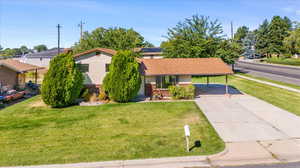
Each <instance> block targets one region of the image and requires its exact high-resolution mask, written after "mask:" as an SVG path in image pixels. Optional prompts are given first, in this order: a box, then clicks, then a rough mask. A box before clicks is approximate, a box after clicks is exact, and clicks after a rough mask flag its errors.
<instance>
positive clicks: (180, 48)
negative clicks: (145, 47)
mask: <svg viewBox="0 0 300 168" xmlns="http://www.w3.org/2000/svg"><path fill="white" fill-rule="evenodd" d="M222 32H223V30H222V26H221V24H220V23H219V21H218V20H211V19H210V18H209V17H207V16H199V15H194V16H192V18H188V19H185V20H184V21H183V22H179V23H178V24H177V25H176V26H175V27H173V28H170V29H169V30H168V34H167V41H165V42H163V43H162V44H161V47H162V48H163V50H164V54H165V57H169V58H176V57H215V56H216V51H217V49H218V46H219V43H220V41H221V40H222Z"/></svg>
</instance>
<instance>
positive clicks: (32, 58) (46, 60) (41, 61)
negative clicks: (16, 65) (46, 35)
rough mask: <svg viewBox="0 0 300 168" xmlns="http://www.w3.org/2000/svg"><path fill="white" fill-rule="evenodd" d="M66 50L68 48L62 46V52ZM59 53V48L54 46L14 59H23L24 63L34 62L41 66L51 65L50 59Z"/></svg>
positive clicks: (33, 63)
mask: <svg viewBox="0 0 300 168" xmlns="http://www.w3.org/2000/svg"><path fill="white" fill-rule="evenodd" d="M65 50H66V49H64V48H61V49H60V52H64V51H65ZM57 53H58V51H57V48H54V49H50V50H46V51H41V52H35V53H29V54H25V55H24V56H22V57H17V58H14V59H15V60H18V61H21V62H23V63H27V64H32V65H36V66H40V67H49V64H50V60H51V59H52V58H53V57H54V56H56V55H57Z"/></svg>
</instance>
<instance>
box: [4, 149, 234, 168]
mask: <svg viewBox="0 0 300 168" xmlns="http://www.w3.org/2000/svg"><path fill="white" fill-rule="evenodd" d="M228 151H229V150H228V147H227V145H226V143H225V148H224V150H223V151H221V152H219V153H216V154H211V155H196V156H178V157H162V158H145V159H132V160H111V161H100V162H79V163H64V164H44V165H27V166H7V167H2V166H0V168H74V167H88V166H93V167H98V166H100V167H116V166H121V167H122V166H123V167H124V166H142V165H147V166H150V165H159V164H168V163H169V164H170V163H173V164H174V163H187V162H205V163H207V164H210V163H209V161H208V160H210V159H215V158H218V157H221V156H224V155H225V154H227V153H228Z"/></svg>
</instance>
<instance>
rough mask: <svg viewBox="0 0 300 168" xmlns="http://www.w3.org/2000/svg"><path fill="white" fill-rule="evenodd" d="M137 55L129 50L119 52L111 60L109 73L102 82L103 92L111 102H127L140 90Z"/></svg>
mask: <svg viewBox="0 0 300 168" xmlns="http://www.w3.org/2000/svg"><path fill="white" fill-rule="evenodd" d="M136 57H138V55H137V54H136V53H134V52H133V51H131V50H125V51H119V52H118V53H117V54H116V55H114V56H113V58H112V63H111V65H110V69H109V70H110V71H109V73H108V74H107V75H106V76H105V78H104V80H103V85H104V87H103V88H104V91H105V92H106V93H108V96H109V98H110V99H111V100H114V101H116V102H128V101H129V100H131V99H133V98H135V97H136V96H137V93H138V91H139V89H140V85H141V76H140V72H139V64H138V62H137V60H136Z"/></svg>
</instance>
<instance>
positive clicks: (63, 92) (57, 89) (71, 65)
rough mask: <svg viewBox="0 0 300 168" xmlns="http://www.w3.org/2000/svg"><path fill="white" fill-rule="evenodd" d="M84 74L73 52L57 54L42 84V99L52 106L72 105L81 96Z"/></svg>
mask: <svg viewBox="0 0 300 168" xmlns="http://www.w3.org/2000/svg"><path fill="white" fill-rule="evenodd" d="M82 87H83V76H82V73H81V72H80V71H79V70H78V68H77V66H76V64H75V61H74V59H73V56H72V54H71V53H63V54H60V55H57V56H55V57H54V58H53V59H52V60H51V62H50V68H49V70H48V72H47V73H46V75H45V77H44V80H43V84H42V99H43V101H44V102H45V104H47V105H50V106H51V107H65V106H69V105H72V104H73V103H74V102H75V100H76V99H77V98H79V95H80V91H81V89H82Z"/></svg>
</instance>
